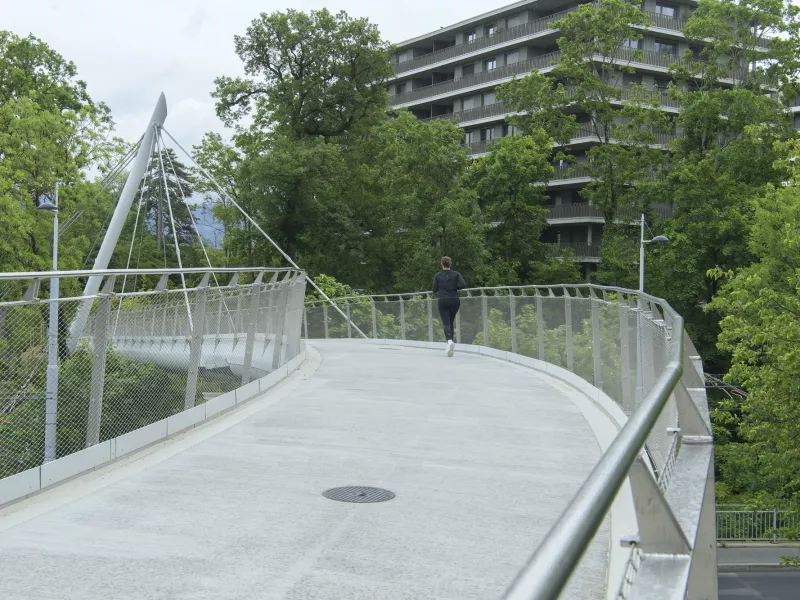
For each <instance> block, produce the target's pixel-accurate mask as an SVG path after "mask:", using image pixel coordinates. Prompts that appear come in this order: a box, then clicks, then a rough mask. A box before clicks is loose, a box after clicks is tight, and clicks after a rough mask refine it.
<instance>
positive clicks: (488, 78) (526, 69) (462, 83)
mask: <svg viewBox="0 0 800 600" xmlns="http://www.w3.org/2000/svg"><path fill="white" fill-rule="evenodd" d="M560 56H561V53H560V52H550V53H549V54H543V55H541V56H536V57H534V58H529V59H528V60H521V61H518V62H515V63H512V64H510V65H505V66H503V67H497V68H496V69H492V70H491V71H482V72H481V73H474V74H473V75H467V76H466V77H459V78H458V79H450V80H449V81H442V82H440V83H435V84H433V85H427V86H425V87H421V88H417V89H415V90H410V91H408V92H404V93H402V94H396V95H394V96H391V97H390V98H389V104H391V105H392V106H397V105H399V104H406V103H408V102H414V101H416V100H424V99H425V98H432V97H433V96H438V95H440V94H449V93H452V92H456V91H458V90H463V89H466V88H470V87H473V86H476V85H483V84H485V83H491V82H492V81H499V80H501V79H507V78H510V77H512V76H513V75H519V74H520V73H526V74H527V73H530V72H532V71H535V70H542V69H546V68H548V67H550V66H552V65H553V64H554V63H555V62H557V61H558V59H559V57H560Z"/></svg>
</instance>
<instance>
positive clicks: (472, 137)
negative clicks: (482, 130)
mask: <svg viewBox="0 0 800 600" xmlns="http://www.w3.org/2000/svg"><path fill="white" fill-rule="evenodd" d="M476 137H477V136H476V135H475V132H474V131H468V132H467V139H466V142H465V143H466V144H467V146H469V145H470V144H471V143H473V142H474V141H475V138H476Z"/></svg>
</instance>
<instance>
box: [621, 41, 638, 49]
mask: <svg viewBox="0 0 800 600" xmlns="http://www.w3.org/2000/svg"><path fill="white" fill-rule="evenodd" d="M641 43H642V40H625V41H624V42H622V45H623V46H625V47H626V48H633V49H634V50H638V49H639V48H641V47H642V46H641Z"/></svg>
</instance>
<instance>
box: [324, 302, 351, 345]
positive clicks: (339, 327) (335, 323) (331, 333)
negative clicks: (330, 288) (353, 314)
mask: <svg viewBox="0 0 800 600" xmlns="http://www.w3.org/2000/svg"><path fill="white" fill-rule="evenodd" d="M340 308H344V306H340ZM327 321H328V337H329V338H330V339H337V340H341V339H346V338H348V337H352V332H351V333H350V335H348V322H347V319H346V318H345V317H343V316H342V315H341V314H340V313H339V311H337V310H336V309H335V308H333V307H331V306H328V310H327Z"/></svg>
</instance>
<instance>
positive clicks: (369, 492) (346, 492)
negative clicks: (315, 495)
mask: <svg viewBox="0 0 800 600" xmlns="http://www.w3.org/2000/svg"><path fill="white" fill-rule="evenodd" d="M322 495H323V496H325V497H326V498H328V499H329V500H336V501H337V502H386V501H387V500H391V499H392V498H394V493H392V492H390V491H389V490H382V489H381V488H374V487H361V486H347V487H339V488H332V489H330V490H326V491H324V492H322Z"/></svg>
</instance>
